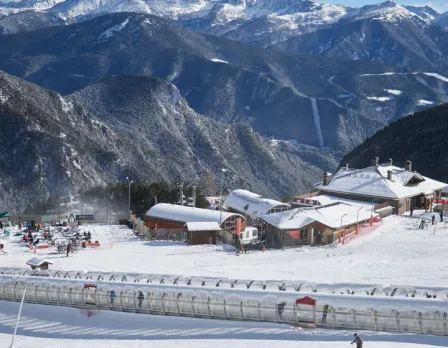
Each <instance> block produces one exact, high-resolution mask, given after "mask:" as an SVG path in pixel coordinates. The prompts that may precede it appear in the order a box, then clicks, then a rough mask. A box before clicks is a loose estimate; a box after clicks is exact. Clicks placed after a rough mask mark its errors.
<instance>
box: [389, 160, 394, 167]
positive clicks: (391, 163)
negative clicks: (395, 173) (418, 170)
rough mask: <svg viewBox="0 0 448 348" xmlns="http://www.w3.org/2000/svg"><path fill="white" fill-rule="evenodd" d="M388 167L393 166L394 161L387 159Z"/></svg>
mask: <svg viewBox="0 0 448 348" xmlns="http://www.w3.org/2000/svg"><path fill="white" fill-rule="evenodd" d="M389 165H390V166H393V165H394V161H393V160H392V158H389Z"/></svg>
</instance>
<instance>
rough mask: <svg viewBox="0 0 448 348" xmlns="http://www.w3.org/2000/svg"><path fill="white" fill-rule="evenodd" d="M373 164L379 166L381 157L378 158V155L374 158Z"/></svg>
mask: <svg viewBox="0 0 448 348" xmlns="http://www.w3.org/2000/svg"><path fill="white" fill-rule="evenodd" d="M372 165H373V166H375V167H379V166H380V159H379V158H378V156H376V157H375V158H374V159H373V160H372Z"/></svg>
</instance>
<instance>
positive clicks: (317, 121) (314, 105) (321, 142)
mask: <svg viewBox="0 0 448 348" xmlns="http://www.w3.org/2000/svg"><path fill="white" fill-rule="evenodd" d="M311 106H312V108H313V117H314V124H315V125H316V133H317V139H318V140H319V146H320V147H321V148H323V147H324V137H323V135H322V127H321V125H320V115H319V109H318V108H317V101H316V99H315V98H311Z"/></svg>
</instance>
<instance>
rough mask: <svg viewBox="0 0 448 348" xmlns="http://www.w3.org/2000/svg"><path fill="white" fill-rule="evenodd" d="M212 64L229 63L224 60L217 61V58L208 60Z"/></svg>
mask: <svg viewBox="0 0 448 348" xmlns="http://www.w3.org/2000/svg"><path fill="white" fill-rule="evenodd" d="M210 60H211V61H212V62H215V63H224V64H229V62H226V61H225V60H221V59H218V58H212V59H210Z"/></svg>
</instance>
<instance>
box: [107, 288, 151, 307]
mask: <svg viewBox="0 0 448 348" xmlns="http://www.w3.org/2000/svg"><path fill="white" fill-rule="evenodd" d="M116 297H117V294H116V293H115V290H111V291H110V293H109V301H110V305H111V306H113V305H114V302H115V298H116ZM144 299H145V295H144V294H143V292H142V291H139V292H138V295H137V300H138V309H142V307H143V300H144Z"/></svg>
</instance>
